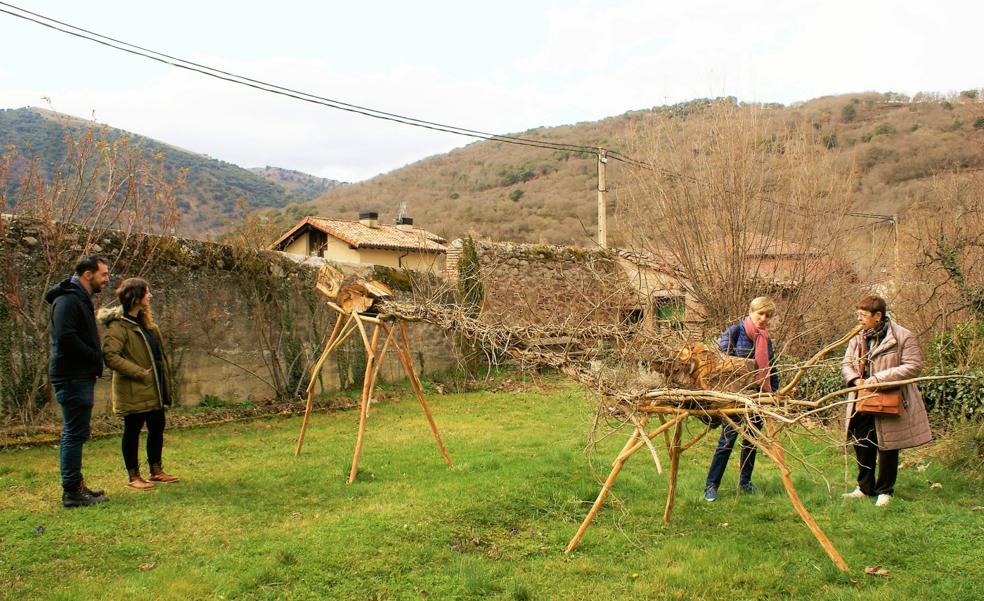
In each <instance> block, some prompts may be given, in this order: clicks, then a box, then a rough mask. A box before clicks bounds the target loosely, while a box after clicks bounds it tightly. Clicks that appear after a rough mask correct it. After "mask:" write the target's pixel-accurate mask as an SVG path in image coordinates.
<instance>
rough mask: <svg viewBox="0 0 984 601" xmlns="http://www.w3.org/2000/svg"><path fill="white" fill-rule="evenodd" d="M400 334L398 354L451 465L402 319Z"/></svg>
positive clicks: (421, 406) (439, 445)
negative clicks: (415, 366) (415, 365)
mask: <svg viewBox="0 0 984 601" xmlns="http://www.w3.org/2000/svg"><path fill="white" fill-rule="evenodd" d="M400 334H401V336H402V338H403V344H400V342H399V341H397V343H396V350H397V354H399V356H400V360H401V362H402V363H403V369H404V370H405V371H406V372H407V377H408V378H409V379H410V386H411V387H412V388H413V392H414V394H415V395H416V396H417V402H418V403H420V408H421V409H423V410H424V415H425V416H426V417H427V423H428V424H430V429H431V432H433V433H434V440H436V441H437V446H438V448H439V449H440V450H441V455H443V456H444V462H445V463H447V464H448V467H451V465H452V464H451V456H450V455H448V450H447V449H446V448H445V447H444V441H443V440H441V434H440V432H438V431H437V424H436V423H435V422H434V416H433V415H431V412H430V408H429V407H428V406H427V401H426V400H424V388H423V386H421V384H420V380H419V379H418V378H417V372H416V370H414V368H413V357H412V356H411V355H410V336H409V334H408V333H407V322H406V321H404V320H402V319H401V320H400Z"/></svg>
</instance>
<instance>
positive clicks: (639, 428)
mask: <svg viewBox="0 0 984 601" xmlns="http://www.w3.org/2000/svg"><path fill="white" fill-rule="evenodd" d="M629 420H630V421H631V422H632V423H633V424H634V425H635V427H636V432H638V433H639V436H640V437H641V438H642V441H643V442H645V443H646V446H647V447H649V454H650V455H652V457H653V463H655V464H656V473H657V474H659V475H660V476H662V475H663V464H662V463H661V462H660V460H659V455H658V454H657V453H656V447H654V446H653V441H651V440H649V437H648V436H646V429H645V428H646V424H647V423H648V422H649V416H648V415H644V416H643V417H642V419H641V420H640V419H639V418H637V417H636V416H635V415H633V414H631V413H630V414H629Z"/></svg>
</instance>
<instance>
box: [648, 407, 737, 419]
mask: <svg viewBox="0 0 984 601" xmlns="http://www.w3.org/2000/svg"><path fill="white" fill-rule="evenodd" d="M636 410H637V411H639V412H640V413H654V414H661V415H676V414H678V413H680V411H683V409H679V408H677V407H661V406H654V405H643V406H640V407H636ZM686 411H688V412H689V413H692V414H694V415H708V416H720V415H745V414H746V413H752V412H753V411H752V410H751V409H748V408H746V407H732V408H728V409H687V410H686Z"/></svg>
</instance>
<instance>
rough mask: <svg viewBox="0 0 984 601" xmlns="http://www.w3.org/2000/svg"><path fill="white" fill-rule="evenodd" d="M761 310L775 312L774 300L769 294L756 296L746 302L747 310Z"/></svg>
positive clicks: (750, 311) (751, 311)
mask: <svg viewBox="0 0 984 601" xmlns="http://www.w3.org/2000/svg"><path fill="white" fill-rule="evenodd" d="M755 311H763V312H765V313H768V314H770V315H771V314H772V313H775V312H776V301H774V300H772V297H771V296H757V297H755V298H753V299H752V302H750V303H748V312H749V313H753V312H755Z"/></svg>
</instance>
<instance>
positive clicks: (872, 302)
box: [854, 294, 888, 319]
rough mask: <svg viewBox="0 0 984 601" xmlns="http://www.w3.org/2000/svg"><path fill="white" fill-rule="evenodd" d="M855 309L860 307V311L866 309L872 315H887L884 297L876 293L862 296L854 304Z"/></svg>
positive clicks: (883, 316)
mask: <svg viewBox="0 0 984 601" xmlns="http://www.w3.org/2000/svg"><path fill="white" fill-rule="evenodd" d="M854 308H855V309H861V310H862V311H867V312H868V313H871V314H872V315H874V314H875V313H881V314H882V318H883V319H884V318H885V316H887V315H888V307H887V306H886V305H885V299H883V298H882V297H880V296H878V295H877V294H868V295H867V296H862V297H861V300H859V301H858V304H857V305H855V306H854Z"/></svg>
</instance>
